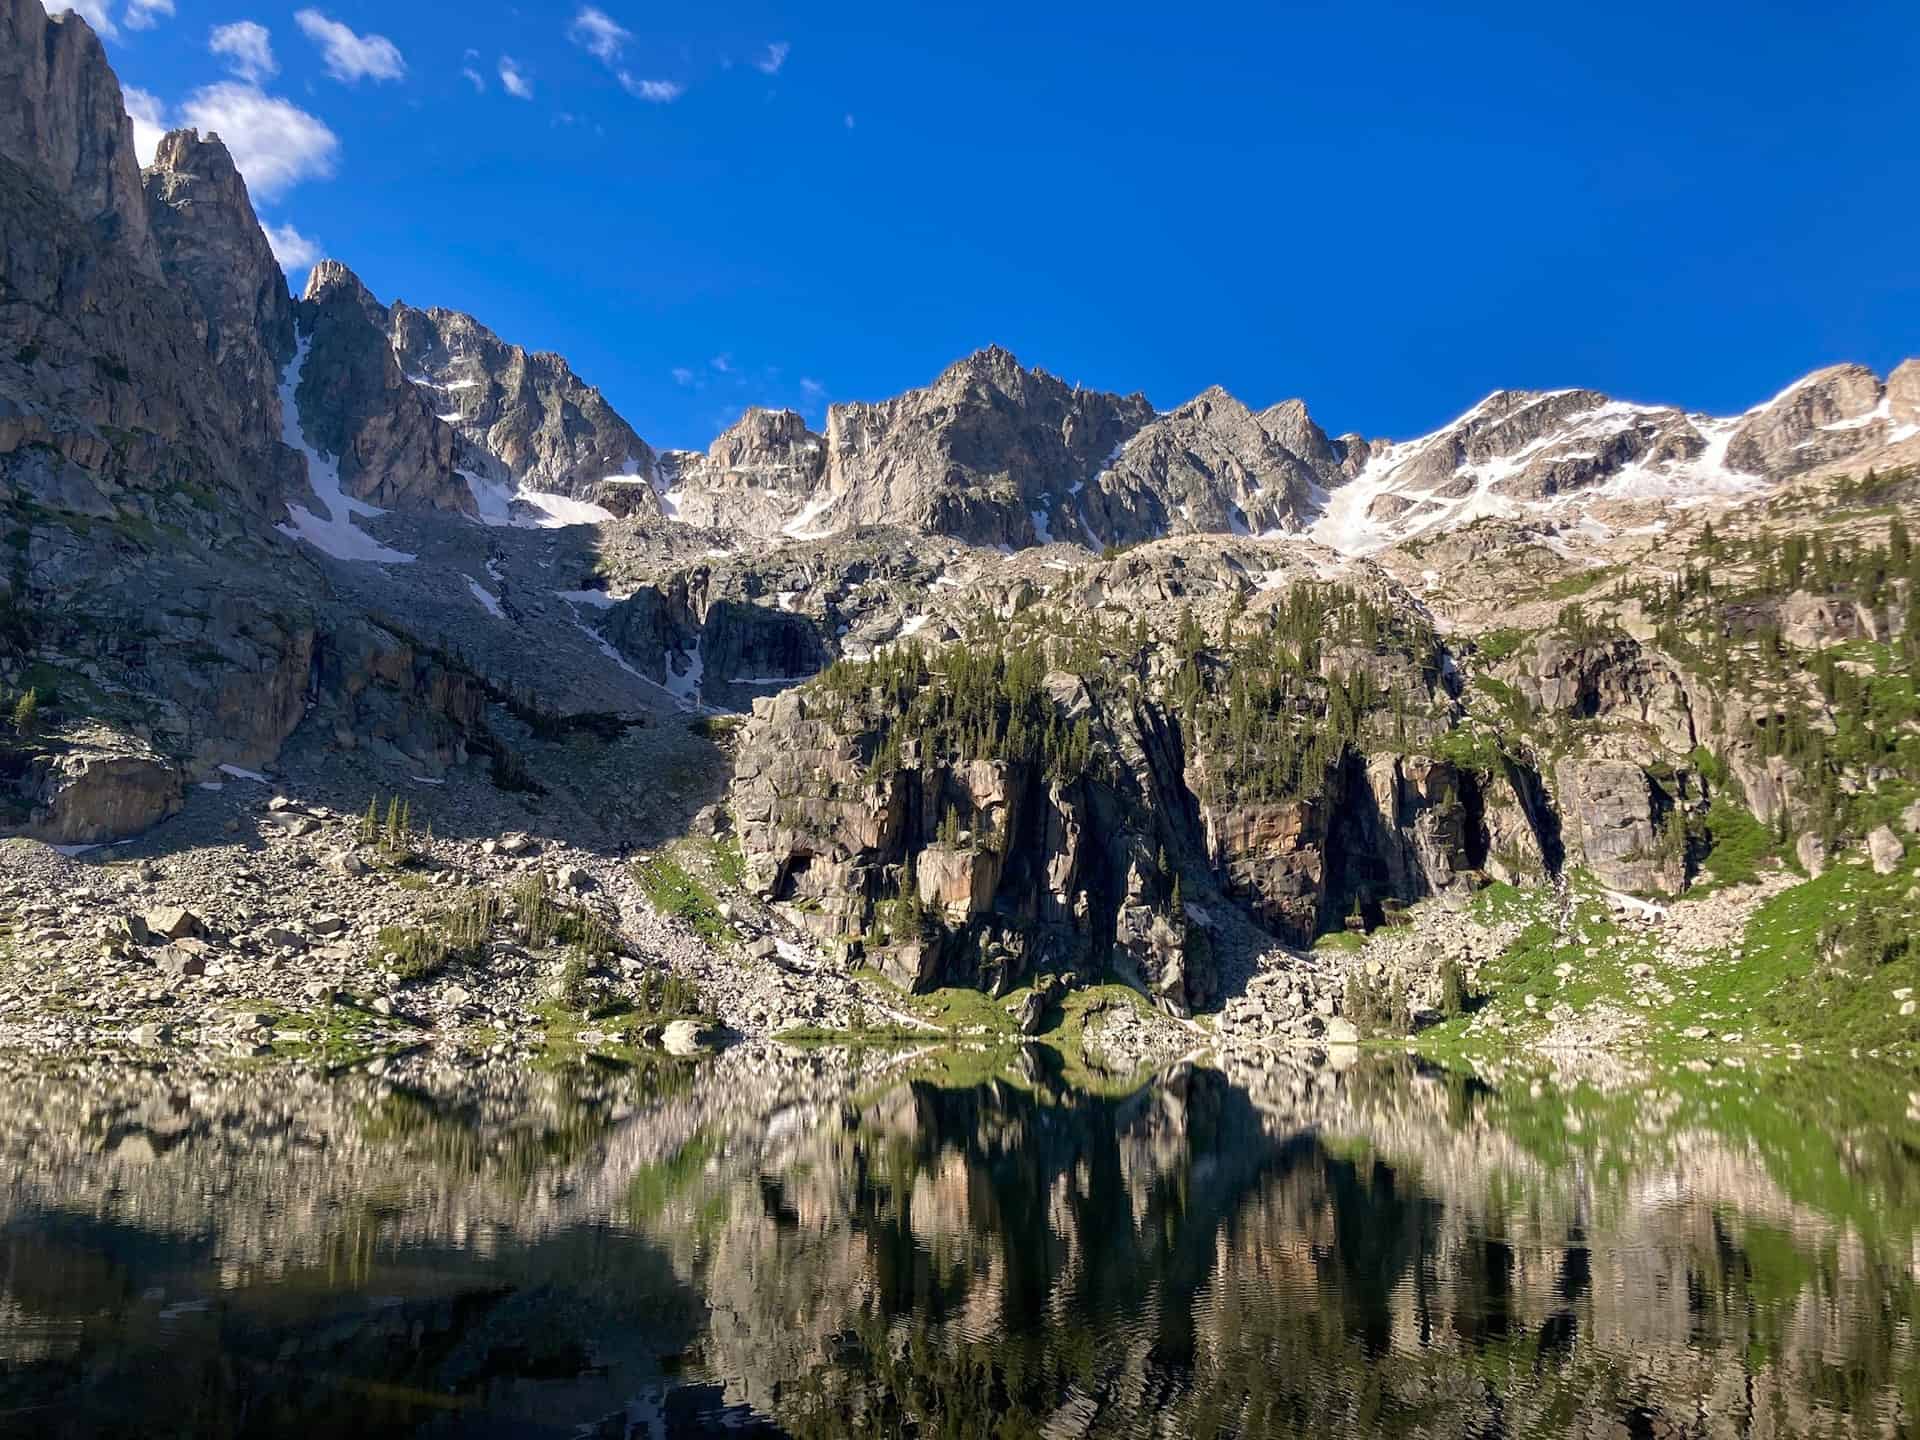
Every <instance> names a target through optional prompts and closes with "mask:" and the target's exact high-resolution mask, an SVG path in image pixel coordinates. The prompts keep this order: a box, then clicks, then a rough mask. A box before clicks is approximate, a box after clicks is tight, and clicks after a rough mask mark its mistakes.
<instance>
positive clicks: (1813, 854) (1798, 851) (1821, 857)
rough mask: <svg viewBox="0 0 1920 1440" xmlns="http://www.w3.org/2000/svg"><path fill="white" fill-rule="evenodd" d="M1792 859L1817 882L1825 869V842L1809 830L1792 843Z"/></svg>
mask: <svg viewBox="0 0 1920 1440" xmlns="http://www.w3.org/2000/svg"><path fill="white" fill-rule="evenodd" d="M1793 854H1794V858H1795V859H1796V860H1798V861H1799V862H1800V868H1801V869H1802V870H1804V871H1806V872H1807V874H1808V875H1810V876H1812V877H1813V878H1814V879H1815V880H1818V879H1819V878H1820V877H1821V876H1822V875H1823V874H1825V873H1826V869H1827V842H1826V841H1824V840H1822V839H1821V838H1820V837H1819V836H1818V835H1815V834H1814V833H1813V832H1812V831H1811V830H1809V831H1808V832H1807V833H1806V834H1804V835H1802V836H1801V837H1800V838H1799V839H1798V840H1796V841H1794V843H1793Z"/></svg>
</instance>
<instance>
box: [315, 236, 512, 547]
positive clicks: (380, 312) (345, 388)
mask: <svg viewBox="0 0 1920 1440" xmlns="http://www.w3.org/2000/svg"><path fill="white" fill-rule="evenodd" d="M300 336H301V339H302V340H303V341H304V342H305V346H306V348H305V350H304V351H303V352H302V355H301V358H300V372H299V381H298V385H297V387H296V389H295V392H294V393H295V395H296V397H297V399H298V402H299V406H300V425H301V429H302V431H303V432H304V434H305V436H306V439H307V441H308V443H309V444H311V445H312V446H313V447H314V448H315V449H317V450H319V451H320V452H321V453H322V454H325V455H329V456H332V457H334V458H335V459H337V460H338V461H339V464H340V481H341V486H342V488H343V489H344V490H345V491H346V493H347V494H349V495H351V496H353V497H354V498H355V499H359V500H365V501H367V502H368V503H370V504H373V505H377V506H379V507H381V508H382V509H395V508H398V509H408V510H444V511H454V512H458V513H462V514H473V513H474V511H475V508H476V507H475V502H474V497H473V492H472V490H471V489H470V488H469V486H468V485H467V484H466V482H465V481H464V480H463V479H462V478H461V477H460V476H459V475H458V474H456V473H455V471H456V468H457V462H456V454H455V451H456V444H457V441H456V437H455V435H454V432H453V430H452V428H451V427H450V426H449V425H448V424H447V423H446V422H445V421H443V420H441V419H440V417H439V416H438V415H436V414H435V413H434V410H433V407H432V405H431V404H430V403H429V402H428V399H427V397H426V395H424V394H423V393H422V392H421V391H420V389H419V388H418V387H417V386H415V385H414V384H413V383H412V382H410V381H409V380H408V379H407V378H406V376H405V374H404V373H403V372H402V371H401V368H400V362H399V360H398V359H397V358H396V357H395V355H394V352H393V347H392V345H391V344H390V343H389V341H388V337H387V317H386V310H385V309H384V307H382V306H381V305H380V303H379V302H378V301H377V300H375V299H374V298H373V296H372V295H371V294H370V293H369V292H368V291H367V288H366V286H364V285H362V284H361V283H360V279H359V277H358V276H356V275H355V274H354V273H353V272H352V271H351V270H349V269H347V267H346V266H344V265H342V264H341V263H340V262H339V261H337V260H322V261H321V262H320V263H319V264H318V265H316V266H314V267H313V270H312V273H311V274H309V275H308V277H307V289H306V294H305V295H303V296H302V297H301V300H300Z"/></svg>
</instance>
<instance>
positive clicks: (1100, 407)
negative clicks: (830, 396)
mask: <svg viewBox="0 0 1920 1440" xmlns="http://www.w3.org/2000/svg"><path fill="white" fill-rule="evenodd" d="M1152 418H1153V407H1152V406H1151V405H1149V404H1148V403H1147V400H1146V397H1145V396H1142V395H1132V396H1118V395H1107V394H1102V393H1099V392H1097V391H1088V390H1081V389H1078V388H1077V387H1075V386H1072V385H1069V384H1067V382H1065V381H1064V380H1060V379H1057V378H1055V377H1054V376H1052V375H1049V374H1047V373H1046V372H1045V371H1044V370H1027V369H1024V368H1022V366H1021V365H1020V363H1019V361H1017V360H1015V359H1014V357H1013V356H1012V355H1010V354H1009V353H1008V352H1007V351H1005V350H1002V349H999V348H998V347H994V348H990V349H986V350H981V351H977V352H976V353H974V354H972V355H969V356H968V357H967V358H966V359H964V360H961V361H959V362H957V363H956V364H954V365H952V366H950V367H949V368H948V369H947V370H946V371H945V372H943V373H942V374H941V376H940V377H939V378H938V379H937V380H935V381H934V382H933V384H932V385H930V386H928V387H927V388H926V389H924V390H910V391H908V392H907V393H906V394H904V395H901V396H898V397H896V398H895V399H892V400H887V401H882V402H880V403H878V404H864V403H863V404H852V405H835V406H834V407H833V408H832V409H831V410H830V411H829V412H828V414H827V462H826V483H827V492H828V496H829V497H830V498H831V508H830V509H829V510H827V511H826V513H825V516H824V518H823V521H822V524H821V526H820V528H823V529H825V528H832V529H844V528H847V527H848V526H853V525H879V524H892V525H901V526H905V527H906V528H909V529H915V530H921V531H924V532H928V533H932V534H939V535H950V536H953V537H954V538H956V539H961V540H966V541H970V542H972V543H974V544H980V545H1007V546H1012V547H1015V548H1018V547H1020V546H1025V545H1032V544H1036V543H1042V542H1043V540H1044V532H1045V531H1046V529H1047V527H1048V524H1049V522H1047V521H1045V520H1044V519H1043V520H1042V521H1040V522H1036V521H1035V519H1034V517H1035V515H1036V514H1037V515H1040V516H1042V517H1046V516H1049V515H1051V514H1052V513H1053V511H1054V508H1055V507H1056V506H1060V505H1063V504H1064V503H1065V502H1066V501H1067V499H1068V497H1069V495H1070V494H1071V493H1073V492H1074V489H1075V487H1076V486H1083V485H1084V484H1085V483H1086V482H1087V481H1089V480H1092V479H1093V477H1094V476H1095V475H1096V474H1097V473H1098V472H1099V471H1100V470H1101V468H1102V467H1103V466H1104V465H1105V464H1106V463H1107V461H1108V459H1109V457H1110V456H1112V455H1113V453H1114V452H1115V451H1116V450H1117V449H1118V448H1119V446H1120V445H1121V444H1122V443H1123V442H1125V441H1126V440H1128V439H1129V438H1131V437H1132V436H1133V434H1134V433H1135V432H1136V431H1138V430H1139V429H1140V427H1141V426H1143V425H1145V424H1146V423H1147V422H1148V421H1149V420H1150V419H1152Z"/></svg>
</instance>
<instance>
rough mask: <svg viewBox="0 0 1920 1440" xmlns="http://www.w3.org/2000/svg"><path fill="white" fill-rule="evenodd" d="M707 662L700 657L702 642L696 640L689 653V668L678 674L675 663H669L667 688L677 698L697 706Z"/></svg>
mask: <svg viewBox="0 0 1920 1440" xmlns="http://www.w3.org/2000/svg"><path fill="white" fill-rule="evenodd" d="M706 668H707V666H706V662H705V661H704V660H702V659H701V658H700V642H699V641H697V640H696V641H695V642H694V645H693V649H692V650H691V651H690V652H688V655H687V668H686V669H685V670H684V671H683V672H681V673H680V674H678V675H676V674H674V673H673V665H672V664H671V663H669V664H668V665H667V690H668V692H669V693H670V694H672V695H673V697H674V698H675V699H676V700H680V701H683V702H685V703H686V704H689V705H695V706H697V705H698V704H699V703H700V677H701V675H702V674H703V673H704V672H705V670H706Z"/></svg>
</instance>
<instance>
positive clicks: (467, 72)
mask: <svg viewBox="0 0 1920 1440" xmlns="http://www.w3.org/2000/svg"><path fill="white" fill-rule="evenodd" d="M460 73H461V74H462V75H464V76H466V77H467V79H469V80H471V81H472V82H473V88H474V90H475V91H476V92H478V93H480V94H482V95H484V94H486V91H487V78H486V76H484V75H482V74H481V73H480V72H479V71H478V70H476V69H474V68H473V66H471V65H462V66H461V67H460Z"/></svg>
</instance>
